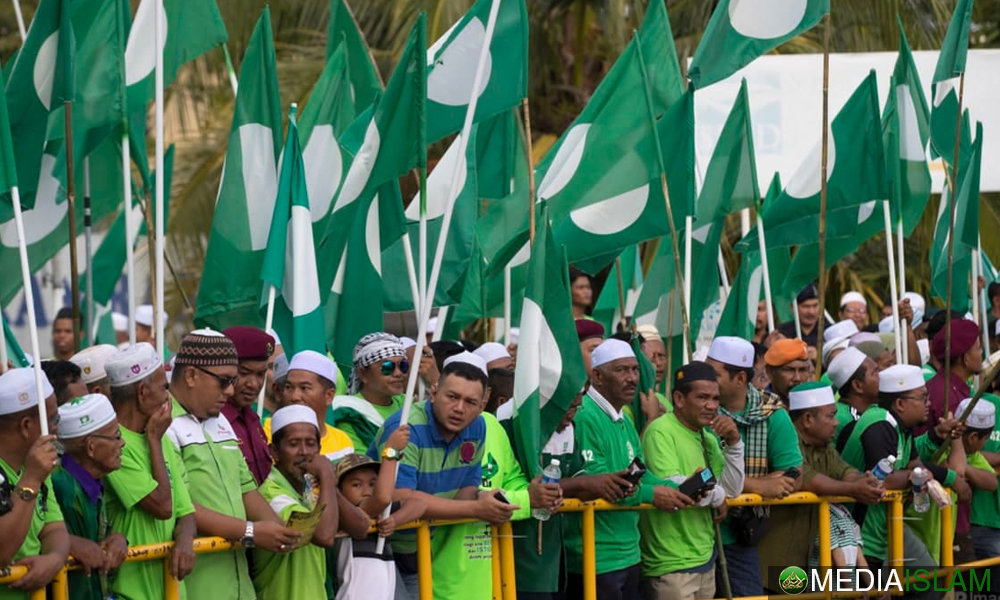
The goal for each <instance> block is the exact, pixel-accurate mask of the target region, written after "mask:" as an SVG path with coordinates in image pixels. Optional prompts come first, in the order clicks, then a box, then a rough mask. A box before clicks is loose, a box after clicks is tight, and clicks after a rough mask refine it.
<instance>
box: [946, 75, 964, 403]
mask: <svg viewBox="0 0 1000 600" xmlns="http://www.w3.org/2000/svg"><path fill="white" fill-rule="evenodd" d="M958 82H959V83H958V122H957V124H956V126H955V154H954V158H953V160H952V167H951V193H950V194H948V284H947V291H946V292H945V306H944V310H945V314H944V336H945V340H944V344H945V346H944V380H945V381H951V284H952V275H953V270H954V269H953V267H954V266H955V265H954V262H955V204H956V203H957V202H958V157H959V149H960V147H961V145H960V142H961V136H962V103H963V100H964V99H965V73H962V75H961V76H960V77H959V79H958ZM945 172H947V168H945ZM950 402H951V386H950V385H946V386H944V407H945V411H946V412H950V411H949V407H950V406H951V404H950Z"/></svg>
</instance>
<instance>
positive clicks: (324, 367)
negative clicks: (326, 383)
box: [288, 350, 337, 384]
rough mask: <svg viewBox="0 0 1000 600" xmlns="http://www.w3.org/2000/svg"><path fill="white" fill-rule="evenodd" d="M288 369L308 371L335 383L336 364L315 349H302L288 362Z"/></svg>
mask: <svg viewBox="0 0 1000 600" xmlns="http://www.w3.org/2000/svg"><path fill="white" fill-rule="evenodd" d="M288 370H289V371H309V372H310V373H315V374H316V375H319V376H320V377H325V378H327V379H329V380H330V381H332V382H333V383H334V384H336V383H337V364H336V363H334V362H333V360H332V359H331V358H330V357H328V356H326V355H325V354H320V353H319V352H316V351H315V350H303V351H302V352H299V353H298V354H296V355H295V356H293V357H292V360H291V362H289V363H288Z"/></svg>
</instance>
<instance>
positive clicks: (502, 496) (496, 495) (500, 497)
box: [493, 490, 510, 504]
mask: <svg viewBox="0 0 1000 600" xmlns="http://www.w3.org/2000/svg"><path fill="white" fill-rule="evenodd" d="M493 497H494V498H496V499H497V500H499V501H500V502H502V503H504V504H510V499H508V498H507V494H504V493H503V490H496V491H495V492H493Z"/></svg>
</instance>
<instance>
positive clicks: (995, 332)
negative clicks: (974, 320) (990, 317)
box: [993, 319, 1000, 336]
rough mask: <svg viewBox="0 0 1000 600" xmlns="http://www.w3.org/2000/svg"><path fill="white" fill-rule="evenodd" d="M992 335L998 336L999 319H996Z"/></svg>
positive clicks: (999, 330)
mask: <svg viewBox="0 0 1000 600" xmlns="http://www.w3.org/2000/svg"><path fill="white" fill-rule="evenodd" d="M993 335H994V336H1000V319H997V323H996V325H994V326H993Z"/></svg>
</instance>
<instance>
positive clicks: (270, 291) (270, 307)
mask: <svg viewBox="0 0 1000 600" xmlns="http://www.w3.org/2000/svg"><path fill="white" fill-rule="evenodd" d="M274 297H275V290H274V286H273V285H270V284H268V285H267V313H266V315H265V317H264V331H271V327H272V326H273V325H274ZM157 342H159V339H157ZM265 383H266V382H265ZM266 389H267V385H264V386H262V387H261V388H260V393H258V394H257V417H258V418H259V419H261V420H263V419H264V392H265V391H266Z"/></svg>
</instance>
